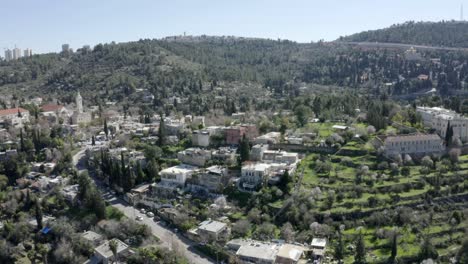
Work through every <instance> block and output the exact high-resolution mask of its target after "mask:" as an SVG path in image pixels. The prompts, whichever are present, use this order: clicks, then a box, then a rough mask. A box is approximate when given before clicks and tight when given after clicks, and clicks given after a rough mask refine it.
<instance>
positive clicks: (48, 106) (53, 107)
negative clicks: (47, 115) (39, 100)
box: [41, 104, 63, 112]
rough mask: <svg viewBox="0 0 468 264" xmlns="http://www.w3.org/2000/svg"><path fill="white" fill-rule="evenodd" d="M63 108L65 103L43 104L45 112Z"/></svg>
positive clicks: (42, 107)
mask: <svg viewBox="0 0 468 264" xmlns="http://www.w3.org/2000/svg"><path fill="white" fill-rule="evenodd" d="M62 108H63V105H58V104H46V105H43V106H41V110H42V111H43V112H53V111H58V110H60V109H62Z"/></svg>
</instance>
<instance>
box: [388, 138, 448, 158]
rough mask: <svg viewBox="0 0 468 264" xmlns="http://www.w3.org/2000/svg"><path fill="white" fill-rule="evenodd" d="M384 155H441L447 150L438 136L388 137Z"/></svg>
mask: <svg viewBox="0 0 468 264" xmlns="http://www.w3.org/2000/svg"><path fill="white" fill-rule="evenodd" d="M384 148H385V150H384V154H385V155H386V156H389V157H391V156H395V155H401V154H409V155H415V154H416V155H425V154H440V153H442V152H443V151H444V150H445V146H444V142H443V141H442V139H441V138H440V137H439V136H438V135H436V134H414V135H399V136H390V137H387V138H386V139H385V141H384Z"/></svg>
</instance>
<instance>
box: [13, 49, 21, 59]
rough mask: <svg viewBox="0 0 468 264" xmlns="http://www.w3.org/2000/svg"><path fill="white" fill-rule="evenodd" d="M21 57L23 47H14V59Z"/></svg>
mask: <svg viewBox="0 0 468 264" xmlns="http://www.w3.org/2000/svg"><path fill="white" fill-rule="evenodd" d="M19 58H21V49H19V48H14V49H13V59H14V60H17V59H19Z"/></svg>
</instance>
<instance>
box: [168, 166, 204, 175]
mask: <svg viewBox="0 0 468 264" xmlns="http://www.w3.org/2000/svg"><path fill="white" fill-rule="evenodd" d="M197 169H198V168H197V167H195V166H190V165H187V164H180V165H177V166H174V167H170V168H167V169H164V170H161V172H160V173H177V174H178V173H189V172H193V171H195V170H197Z"/></svg>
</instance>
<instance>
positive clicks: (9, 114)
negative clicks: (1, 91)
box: [0, 107, 29, 127]
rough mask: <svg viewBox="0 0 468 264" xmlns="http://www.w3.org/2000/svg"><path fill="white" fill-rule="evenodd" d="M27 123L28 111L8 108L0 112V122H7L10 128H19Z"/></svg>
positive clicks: (19, 108)
mask: <svg viewBox="0 0 468 264" xmlns="http://www.w3.org/2000/svg"><path fill="white" fill-rule="evenodd" d="M28 121H29V111H28V110H26V109H24V108H21V107H17V108H10V109H4V110H0V122H2V123H5V122H8V123H10V124H11V125H12V126H15V127H21V126H22V125H23V124H24V123H25V122H28Z"/></svg>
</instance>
